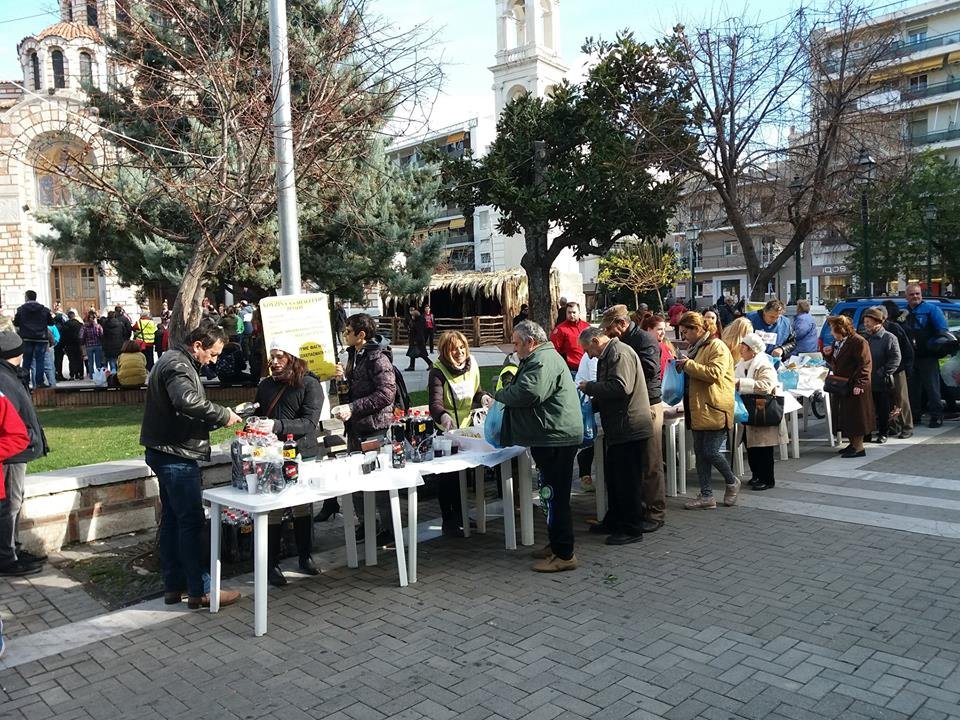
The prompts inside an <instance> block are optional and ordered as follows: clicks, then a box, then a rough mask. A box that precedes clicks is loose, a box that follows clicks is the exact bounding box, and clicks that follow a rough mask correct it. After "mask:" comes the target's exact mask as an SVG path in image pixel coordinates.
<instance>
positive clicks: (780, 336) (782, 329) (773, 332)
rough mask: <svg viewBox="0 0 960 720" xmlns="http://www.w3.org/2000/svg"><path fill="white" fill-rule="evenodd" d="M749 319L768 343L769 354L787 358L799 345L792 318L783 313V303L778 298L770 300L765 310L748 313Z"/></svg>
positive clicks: (767, 350)
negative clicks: (791, 321) (791, 323)
mask: <svg viewBox="0 0 960 720" xmlns="http://www.w3.org/2000/svg"><path fill="white" fill-rule="evenodd" d="M747 319H748V320H750V324H751V325H753V329H754V330H755V331H756V333H757V334H758V335H759V336H760V337H761V338H762V339H763V342H764V343H766V346H767V347H766V353H767V355H773V356H774V357H780V358H785V357H787V356H788V355H789V354H790V353H792V352H793V351H794V349H795V348H796V347H797V340H796V338H795V337H794V334H793V327H792V326H791V325H790V320H789V319H787V318H786V317H784V315H783V303H782V302H780V301H779V300H777V299H776V298H774V299H773V300H768V301H767V304H766V305H764V306H763V310H755V311H754V312H752V313H747Z"/></svg>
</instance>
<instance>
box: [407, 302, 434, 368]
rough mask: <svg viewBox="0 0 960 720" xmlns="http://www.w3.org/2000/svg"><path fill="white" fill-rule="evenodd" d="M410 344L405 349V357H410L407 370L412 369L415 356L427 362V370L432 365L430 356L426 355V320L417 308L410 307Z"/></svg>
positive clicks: (415, 359)
mask: <svg viewBox="0 0 960 720" xmlns="http://www.w3.org/2000/svg"><path fill="white" fill-rule="evenodd" d="M409 343H410V346H409V348H408V349H407V357H408V358H410V367H408V368H407V371H408V372H409V371H411V370H414V369H415V368H414V365H415V364H416V361H417V358H423V361H424V362H425V363H426V364H427V370H429V369H430V368H431V367H433V362H432V361H431V360H430V356H429V355H427V321H426V320H424V319H423V315H421V314H420V311H419V310H417V308H410V339H409Z"/></svg>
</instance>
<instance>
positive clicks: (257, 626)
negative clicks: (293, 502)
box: [253, 512, 267, 637]
mask: <svg viewBox="0 0 960 720" xmlns="http://www.w3.org/2000/svg"><path fill="white" fill-rule="evenodd" d="M253 541H254V544H255V545H256V551H255V552H256V556H255V558H254V561H253V634H254V635H256V636H257V637H260V636H261V635H263V634H265V633H266V632H267V513H265V512H259V513H255V514H254V516H253Z"/></svg>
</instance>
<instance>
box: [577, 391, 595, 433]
mask: <svg viewBox="0 0 960 720" xmlns="http://www.w3.org/2000/svg"><path fill="white" fill-rule="evenodd" d="M577 395H579V396H580V414H581V415H582V416H583V443H581V447H587V446H588V445H593V441H594V440H596V439H597V421H596V420H595V419H594V416H593V403H592V402H591V401H590V396H589V395H585V394H584V393H582V392H580V391H579V390H578V391H577Z"/></svg>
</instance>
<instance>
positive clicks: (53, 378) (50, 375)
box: [43, 348, 57, 387]
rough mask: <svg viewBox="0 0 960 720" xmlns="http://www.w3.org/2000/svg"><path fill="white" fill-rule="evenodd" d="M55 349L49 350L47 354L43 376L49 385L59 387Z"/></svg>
mask: <svg viewBox="0 0 960 720" xmlns="http://www.w3.org/2000/svg"><path fill="white" fill-rule="evenodd" d="M53 358H54V349H53V348H47V353H46V355H44V358H43V376H44V377H45V378H46V382H47V385H49V386H50V387H56V386H57V372H56V370H55V369H54V367H53Z"/></svg>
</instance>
